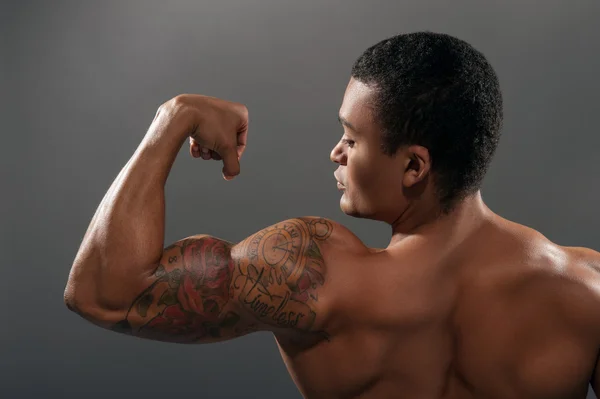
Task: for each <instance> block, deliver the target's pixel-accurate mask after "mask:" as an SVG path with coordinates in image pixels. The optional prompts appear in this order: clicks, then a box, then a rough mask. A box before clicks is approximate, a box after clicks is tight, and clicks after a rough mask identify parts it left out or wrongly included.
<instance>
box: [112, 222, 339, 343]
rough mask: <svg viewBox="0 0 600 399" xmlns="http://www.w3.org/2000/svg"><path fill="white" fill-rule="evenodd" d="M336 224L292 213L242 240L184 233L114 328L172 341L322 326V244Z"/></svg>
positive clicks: (311, 328) (197, 340)
mask: <svg viewBox="0 0 600 399" xmlns="http://www.w3.org/2000/svg"><path fill="white" fill-rule="evenodd" d="M333 226H334V224H333V223H331V222H330V221H329V220H327V219H323V218H313V217H310V218H295V219H289V220H286V221H284V222H280V223H277V224H275V225H273V226H270V227H267V228H265V229H263V230H261V231H259V232H257V233H256V234H253V235H252V236H250V237H248V238H247V239H245V240H243V241H242V242H240V243H239V244H232V243H230V242H227V241H224V240H221V239H219V238H216V237H211V236H207V235H198V236H192V237H188V238H185V239H183V240H180V241H178V242H176V243H174V244H173V245H171V246H169V247H168V248H166V249H165V250H164V253H163V256H162V258H161V260H160V263H159V264H158V265H157V266H156V268H155V270H154V272H153V273H152V275H151V276H150V277H149V278H148V279H147V281H145V283H144V286H143V287H142V288H141V289H140V290H139V291H140V292H139V294H138V295H137V297H136V298H135V300H134V301H133V303H132V304H131V306H130V308H129V309H128V310H127V312H126V314H125V317H124V318H122V320H121V321H119V322H117V323H116V324H113V325H112V326H111V328H112V329H113V330H115V331H120V332H124V333H128V334H131V335H136V336H140V337H143V338H149V339H155V340H164V341H173V342H197V343H201V342H213V341H218V340H223V339H231V338H234V337H237V336H241V335H244V334H247V333H249V332H252V331H257V330H271V331H276V332H285V331H300V332H307V333H314V332H318V331H319V330H320V328H321V325H322V321H323V320H324V318H325V314H326V312H327V309H326V308H327V307H326V304H325V302H324V301H321V300H320V293H321V291H322V290H323V285H324V283H325V278H326V265H325V260H324V258H323V253H322V249H323V247H326V246H327V241H328V239H329V238H330V236H331V234H332V231H333V228H334V227H333Z"/></svg>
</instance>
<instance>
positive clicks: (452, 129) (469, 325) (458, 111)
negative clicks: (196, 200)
mask: <svg viewBox="0 0 600 399" xmlns="http://www.w3.org/2000/svg"><path fill="white" fill-rule="evenodd" d="M339 119H340V121H341V123H342V125H343V130H344V131H343V136H342V138H341V140H340V142H339V143H338V144H337V145H336V146H335V147H334V148H333V150H332V152H331V160H332V161H333V162H335V163H336V164H337V165H338V166H337V169H336V171H335V173H334V176H335V178H336V180H337V181H338V187H339V189H340V190H341V193H342V194H341V195H342V196H341V200H340V206H341V208H342V210H343V211H344V212H345V213H346V214H348V215H351V216H355V217H361V218H369V219H374V220H379V221H384V222H387V223H388V224H389V225H390V226H391V229H392V237H391V240H390V243H389V245H388V247H387V248H385V249H371V248H367V247H366V246H365V245H364V244H363V243H362V242H361V241H360V239H358V238H357V237H356V236H355V235H354V234H352V232H350V231H349V230H348V229H346V228H345V227H343V226H342V225H340V224H338V223H336V222H334V221H332V220H328V219H324V218H319V217H298V218H294V219H290V220H285V221H281V222H279V223H276V224H274V225H272V226H270V227H267V228H264V229H263V230H260V231H258V232H257V233H255V234H254V235H252V236H250V237H248V238H247V239H245V240H243V241H241V242H239V243H231V242H228V241H225V240H222V239H220V238H216V237H212V236H209V235H196V236H192V237H188V238H185V239H182V240H180V241H178V242H176V243H174V244H173V245H171V246H168V247H167V248H165V249H163V240H164V227H165V215H164V201H165V198H164V184H165V181H166V179H167V176H168V173H169V171H170V168H171V166H172V164H173V162H174V160H175V157H176V155H177V153H178V151H179V149H180V148H181V146H182V145H183V144H184V143H185V142H186V141H187V140H188V138H189V140H190V153H191V155H192V156H193V157H195V158H202V159H205V160H208V159H216V160H223V163H224V167H223V174H224V177H226V178H227V179H230V178H232V177H233V176H235V175H237V174H238V173H239V171H240V165H239V160H240V157H241V155H242V153H243V151H244V149H245V146H246V137H247V131H248V111H247V109H246V107H244V106H243V105H241V104H238V103H232V102H228V101H224V100H220V99H216V98H213V97H206V96H200V95H189V94H186V95H180V96H177V97H176V98H174V99H172V100H170V101H168V102H166V103H165V104H163V105H162V106H161V107H160V108H159V110H158V112H157V114H156V117H155V119H154V121H153V122H152V124H151V126H150V128H149V129H148V131H147V132H146V135H145V137H144V139H143V140H142V142H141V144H140V146H139V147H138V148H137V150H136V151H135V153H134V154H133V156H132V158H131V159H130V161H129V162H128V163H127V164H126V165H125V167H124V168H123V170H122V171H121V173H120V174H119V175H118V177H117V178H116V180H115V182H114V183H113V184H112V186H111V187H110V189H109V191H108V193H107V194H106V196H105V197H104V199H103V201H102V203H101V204H100V206H99V208H98V210H97V212H96V214H95V216H94V217H93V219H92V221H91V224H90V226H89V228H88V230H87V232H86V234H85V237H84V239H83V242H82V244H81V247H80V249H79V252H78V254H77V256H76V258H75V261H74V264H73V267H72V270H71V274H70V277H69V281H68V283H67V287H66V291H65V301H66V303H67V305H68V307H69V308H70V309H72V310H74V311H76V312H77V313H78V314H80V315H81V316H82V317H84V318H86V319H87V320H89V321H90V322H92V323H95V324H96V325H98V326H101V327H104V328H108V329H111V330H113V331H118V332H121V333H126V334H131V335H134V336H138V337H142V338H147V339H154V340H162V341H172V342H180V343H209V342H215V341H221V340H227V339H233V338H235V337H238V336H241V335H244V334H248V333H251V332H254V331H271V332H273V334H274V335H275V338H276V342H277V344H278V346H279V349H280V351H281V355H282V357H283V360H284V361H285V364H286V366H287V368H288V370H289V372H290V374H291V376H292V378H293V380H294V381H295V383H296V384H297V386H298V388H299V389H300V391H301V392H302V394H303V395H304V396H305V397H307V398H400V397H402V398H412V399H417V398H423V399H433V398H503V399H505V398H528V399H531V398H540V399H541V398H544V399H550V398H584V397H585V396H586V392H587V388H588V383H592V385H593V386H594V387H595V388H598V385H597V384H599V383H600V374H597V373H596V372H595V368H596V363H597V354H598V348H599V345H600V317H598V314H599V311H600V274H599V273H598V270H599V269H600V256H599V254H598V253H597V252H595V251H593V250H590V249H584V248H573V247H561V246H559V245H556V244H554V243H552V242H550V241H549V240H548V239H546V238H545V237H544V236H543V235H542V234H540V233H538V232H536V231H534V230H532V229H530V228H527V227H525V226H522V225H519V224H516V223H513V222H510V221H508V220H506V219H503V218H502V217H500V216H498V215H496V214H494V213H493V212H492V211H491V210H490V209H488V208H487V207H486V205H485V204H484V202H483V201H482V198H481V195H480V191H479V187H480V185H481V181H482V179H483V176H484V174H485V171H486V170H487V167H488V165H489V162H490V159H491V157H492V155H493V153H494V150H495V148H496V144H497V142H498V137H499V131H500V127H501V120H502V100H501V94H500V90H499V87H498V81H497V78H496V75H495V73H494V71H493V70H492V68H491V67H490V65H489V64H488V63H487V61H486V60H485V58H484V57H483V56H482V55H481V54H480V53H479V52H477V51H476V50H475V49H473V48H472V47H471V46H470V45H468V44H466V43H465V42H463V41H460V40H458V39H455V38H452V37H450V36H447V35H441V34H433V33H414V34H408V35H399V36H395V37H393V38H390V39H387V40H384V41H382V42H380V43H378V44H376V45H374V46H373V47H371V48H369V49H367V50H366V51H365V53H364V54H363V55H362V56H361V57H360V58H359V59H358V60H357V61H356V63H355V64H354V66H353V69H352V78H351V79H350V82H349V84H348V87H347V89H346V92H345V96H344V99H343V103H342V106H341V108H340V112H339ZM307 195H308V193H307ZM193 211H195V212H198V210H197V209H196V210H193ZM224 216H226V215H224ZM231 228H232V229H234V228H235V221H232V222H231ZM248 395H250V396H256V397H258V396H259V395H260V393H259V392H255V393H248Z"/></svg>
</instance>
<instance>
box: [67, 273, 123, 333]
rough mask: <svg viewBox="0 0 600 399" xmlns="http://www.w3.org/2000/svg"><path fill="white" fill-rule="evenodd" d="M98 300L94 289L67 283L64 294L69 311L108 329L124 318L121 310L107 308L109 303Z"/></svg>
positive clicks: (70, 282)
mask: <svg viewBox="0 0 600 399" xmlns="http://www.w3.org/2000/svg"><path fill="white" fill-rule="evenodd" d="M88 288H91V289H88ZM98 298H99V296H98V295H96V290H94V289H93V288H92V287H80V286H79V285H78V284H77V283H75V282H74V281H72V279H69V281H68V282H67V286H66V288H65V291H64V294H63V300H64V303H65V305H66V307H67V309H69V310H70V311H72V312H74V313H76V314H77V315H79V316H81V317H82V318H84V319H85V320H87V321H89V322H91V323H93V324H96V325H100V326H102V327H107V326H109V325H111V324H114V323H115V322H116V321H118V319H119V317H121V318H122V314H123V312H122V311H121V310H120V309H117V308H115V307H111V306H107V305H108V303H106V302H104V301H100V300H98Z"/></svg>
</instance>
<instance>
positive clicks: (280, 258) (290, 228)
mask: <svg viewBox="0 0 600 399" xmlns="http://www.w3.org/2000/svg"><path fill="white" fill-rule="evenodd" d="M332 229H333V226H332V224H331V223H330V222H329V221H327V220H326V219H322V218H297V219H291V220H288V221H285V222H282V223H280V224H276V225H274V226H271V227H269V228H267V229H264V230H262V231H260V232H258V233H256V234H255V235H254V236H252V237H250V238H249V239H247V240H246V241H245V242H243V243H242V244H243V249H242V250H243V252H244V254H243V256H240V257H239V259H240V261H239V262H237V265H236V267H237V271H236V279H235V280H234V288H235V292H236V293H237V295H238V298H237V299H238V301H239V303H240V304H241V305H242V306H243V307H244V308H245V309H246V310H248V311H249V312H250V313H251V314H253V315H254V316H255V317H256V318H257V319H259V320H260V321H261V322H263V323H265V324H269V325H273V326H276V327H280V328H291V329H294V330H299V331H301V332H314V331H312V330H313V324H314V322H315V318H316V313H315V307H316V306H315V305H316V302H318V300H319V298H318V293H317V292H318V289H319V287H320V286H322V285H323V284H324V262H323V256H322V255H321V251H320V249H319V241H324V240H326V239H327V238H328V237H329V236H330V235H331V232H332Z"/></svg>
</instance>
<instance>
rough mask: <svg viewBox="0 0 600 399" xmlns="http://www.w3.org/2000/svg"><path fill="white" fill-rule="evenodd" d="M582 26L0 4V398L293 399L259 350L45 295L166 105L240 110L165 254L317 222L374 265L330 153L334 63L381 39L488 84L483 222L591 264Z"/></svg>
mask: <svg viewBox="0 0 600 399" xmlns="http://www.w3.org/2000/svg"><path fill="white" fill-rule="evenodd" d="M599 20H600V4H599V2H598V1H597V0H575V1H567V0H563V1H555V0H546V1H542V0H539V1H531V0H529V1H523V0H520V1H517V0H512V1H503V2H498V1H496V2H491V1H466V0H462V1H452V2H448V1H423V0H410V1H398V0H389V1H341V0H338V1H315V0H311V1H307V0H304V1H296V0H294V1H282V0H260V1H259V0H248V1H243V0H238V1H231V0H227V1H225V0H220V1H178V2H177V1H169V2H166V1H160V2H159V1H122V2H121V1H110V2H108V1H71V2H66V1H46V2H44V1H38V2H31V1H23V0H18V1H12V2H2V3H1V7H0V45H1V46H2V47H1V53H0V56H1V63H0V79H1V80H0V85H1V86H0V88H1V96H0V101H1V103H0V110H1V111H0V112H1V114H0V115H1V125H0V126H1V134H2V142H1V144H0V151H1V154H0V155H1V156H0V159H1V164H0V166H1V168H0V170H1V172H0V173H1V175H0V176H1V178H2V186H1V187H2V193H3V194H2V196H0V201H1V202H2V203H1V206H0V212H1V214H0V215H1V216H2V223H1V229H2V230H1V233H2V237H1V238H2V241H1V243H2V248H1V249H2V252H1V253H2V266H1V271H2V278H1V279H0V292H1V295H2V296H1V299H2V305H3V307H2V308H3V312H2V315H3V317H2V319H3V320H2V322H1V323H0V337H1V341H0V342H1V343H0V351H1V352H0V367H1V370H0V396H1V397H3V398H33V397H35V398H50V397H52V398H114V399H116V398H141V397H145V398H164V397H179V396H180V395H182V394H186V395H189V394H191V395H194V396H195V397H208V398H237V397H263V398H299V397H300V395H299V393H298V391H297V390H296V388H295V386H294V385H293V383H292V381H291V379H290V377H289V376H288V374H287V372H286V370H285V368H284V365H283V363H282V361H281V360H280V358H279V354H278V352H277V349H276V346H275V344H274V342H273V338H272V337H271V336H270V335H268V334H254V335H251V336H246V337H244V338H241V339H238V340H234V341H230V342H225V343H221V344H214V345H203V346H185V345H175V344H167V343H157V342H151V341H143V340H139V339H135V338H131V337H127V336H122V335H118V334H114V333H111V332H109V331H104V330H101V329H99V328H97V327H94V326H92V325H91V324H88V323H86V322H85V321H83V320H82V319H80V318H79V317H77V316H76V315H74V314H72V313H70V312H69V311H68V310H67V309H66V308H65V306H64V304H63V301H62V294H63V289H64V286H65V282H66V280H67V276H68V272H69V269H70V267H71V263H72V261H73V259H74V256H75V254H76V252H77V249H78V247H79V244H80V242H81V239H82V237H83V234H84V233H85V230H86V228H87V225H88V223H89V221H90V219H91V217H92V215H93V213H94V211H95V209H96V207H97V206H98V204H99V202H100V200H101V199H102V197H103V195H104V193H105V192H106V190H107V189H108V187H109V186H110V183H111V182H112V181H113V179H114V178H115V177H116V175H117V174H118V172H119V170H120V169H121V168H122V167H123V166H124V165H125V163H126V162H127V160H128V159H129V157H130V156H131V155H132V153H133V151H134V150H135V148H136V146H137V145H138V143H139V142H140V140H141V138H142V137H143V135H144V133H145V131H146V129H147V128H148V126H149V125H150V123H151V121H152V119H153V117H154V114H155V112H156V109H157V107H158V106H159V105H160V104H161V103H163V102H164V101H166V100H168V99H169V98H171V97H173V96H175V95H177V94H179V93H184V92H189V93H202V94H208V95H212V96H217V97H222V98H225V99H229V100H233V101H239V102H243V103H245V104H246V105H247V106H248V108H249V110H250V132H249V145H248V148H247V152H246V155H245V157H244V159H243V162H242V168H241V170H242V173H241V175H240V176H239V177H238V178H237V179H235V180H234V181H232V182H225V181H224V180H223V179H222V178H221V173H220V171H221V163H217V162H211V163H208V162H203V161H200V160H194V159H192V158H191V157H190V156H189V155H188V154H187V147H184V149H183V150H182V152H181V154H180V157H179V158H178V159H177V161H176V163H175V165H174V168H173V170H172V172H171V176H170V178H169V181H168V183H167V231H166V241H167V243H170V242H172V241H175V240H177V239H179V238H183V237H185V236H188V235H191V234H196V233H208V234H212V235H215V236H218V237H222V238H226V239H228V240H232V241H235V240H240V239H242V238H244V237H246V236H247V235H249V234H251V233H253V232H255V231H257V230H259V229H260V228H262V227H265V226H267V225H270V224H272V223H274V222H277V221H279V220H282V219H286V218H289V217H293V216H300V215H319V216H325V217H329V218H332V219H335V220H337V221H339V222H341V223H344V224H346V225H347V226H348V227H349V228H351V229H352V230H353V231H355V232H356V233H357V234H358V235H359V236H360V237H361V238H362V239H363V240H364V241H365V242H366V243H367V244H368V245H373V246H385V245H387V243H388V240H389V233H390V231H389V229H388V228H387V227H386V226H385V225H383V224H380V223H375V222H371V221H366V220H357V219H351V218H349V217H346V216H344V215H343V214H342V213H341V211H340V210H339V207H338V206H339V196H340V195H339V193H338V191H337V189H336V187H335V184H334V183H335V181H334V179H333V175H332V173H333V171H334V170H335V165H334V164H332V163H331V162H330V161H329V151H330V150H331V148H332V146H333V145H334V144H335V143H336V141H337V140H338V139H339V137H340V135H341V134H342V129H341V127H340V126H339V125H338V123H337V120H336V118H337V112H338V109H339V106H340V104H341V100H342V96H343V93H344V89H345V86H346V84H347V82H348V79H349V73H350V67H351V65H352V62H353V61H354V60H355V59H356V58H357V57H358V56H359V55H360V53H361V52H362V51H363V50H365V49H366V48H367V47H368V46H370V45H372V44H374V43H376V42H378V41H379V40H382V39H384V38H386V37H389V36H392V35H394V34H396V33H401V32H410V31H416V30H432V31H438V32H445V33H450V34H452V35H456V36H458V37H460V38H462V39H465V40H467V41H469V42H470V43H472V44H473V45H474V46H475V47H476V48H478V49H480V50H481V51H482V52H483V53H484V54H485V55H486V56H487V57H488V59H489V60H490V61H491V63H492V64H493V65H494V67H495V68H496V70H497V72H498V75H499V78H500V82H501V85H502V88H503V92H504V99H505V114H506V121H505V128H504V136H503V138H502V140H501V143H500V147H499V149H498V153H497V156H496V158H495V161H494V162H493V164H492V167H491V170H490V172H489V174H488V176H487V179H486V181H485V184H484V188H483V190H482V192H483V196H484V199H485V201H486V202H487V203H488V205H489V206H490V207H491V208H492V209H493V210H494V211H496V212H498V213H500V214H501V215H503V216H505V217H507V218H509V219H512V220H515V221H518V222H521V223H523V224H526V225H529V226H532V227H533V228H536V229H538V230H540V231H541V232H542V233H544V234H545V235H546V236H547V237H549V238H550V239H551V240H553V241H555V242H558V243H560V244H564V245H576V246H587V247H591V248H594V249H596V250H600V244H599V242H598V229H599V228H600V212H599V211H598V203H600V185H599V184H598V174H597V173H598V155H597V153H598V148H599V145H600V139H599V137H598V134H597V131H598V129H597V122H596V119H595V118H597V116H598V114H599V113H600V106H599V101H598V93H599V92H600V83H599V80H598V75H597V74H598V71H600V45H599V42H598V39H599V38H600V36H599V30H600V27H599V26H600V23H599V22H598V21H599ZM166 395H168V396H166ZM589 397H593V395H592V394H590V396H589Z"/></svg>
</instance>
